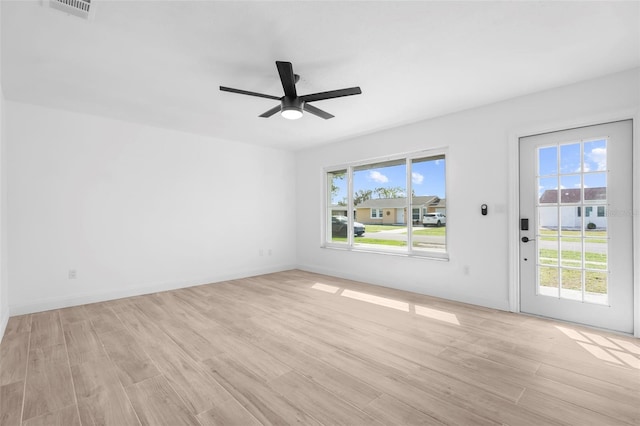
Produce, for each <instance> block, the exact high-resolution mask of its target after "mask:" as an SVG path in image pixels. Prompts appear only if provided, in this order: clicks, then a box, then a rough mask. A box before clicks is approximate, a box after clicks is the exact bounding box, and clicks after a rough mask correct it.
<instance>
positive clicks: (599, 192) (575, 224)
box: [540, 187, 607, 229]
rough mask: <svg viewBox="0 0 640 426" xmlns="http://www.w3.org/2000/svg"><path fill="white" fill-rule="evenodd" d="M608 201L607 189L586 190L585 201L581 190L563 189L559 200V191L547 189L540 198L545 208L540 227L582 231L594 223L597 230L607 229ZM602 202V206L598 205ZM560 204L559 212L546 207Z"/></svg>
mask: <svg viewBox="0 0 640 426" xmlns="http://www.w3.org/2000/svg"><path fill="white" fill-rule="evenodd" d="M606 199H607V188H606V187H596V188H584V200H582V199H581V192H580V188H570V189H561V190H560V199H559V200H558V190H557V189H547V190H546V191H544V192H543V193H542V196H540V205H541V206H543V207H541V208H540V227H542V228H550V229H557V228H558V227H560V228H562V229H580V228H582V227H584V228H587V226H588V225H589V224H590V223H592V224H593V225H592V226H595V229H606V228H607V206H606V205H605V204H604V203H605V201H606ZM600 202H601V203H602V204H598V203H600ZM558 203H561V205H560V211H559V212H558V210H557V209H555V208H546V207H544V206H545V205H547V206H549V207H553V206H557V205H558ZM567 204H571V205H567ZM583 216H584V217H583ZM583 219H584V225H583ZM558 222H560V223H558Z"/></svg>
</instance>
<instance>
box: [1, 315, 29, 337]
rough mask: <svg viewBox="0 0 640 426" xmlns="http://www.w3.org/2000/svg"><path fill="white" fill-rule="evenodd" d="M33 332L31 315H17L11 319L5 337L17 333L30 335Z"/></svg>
mask: <svg viewBox="0 0 640 426" xmlns="http://www.w3.org/2000/svg"><path fill="white" fill-rule="evenodd" d="M30 331H31V315H17V316H13V317H9V321H8V322H7V327H6V328H5V330H4V335H5V336H9V335H11V334H16V333H28V332H30Z"/></svg>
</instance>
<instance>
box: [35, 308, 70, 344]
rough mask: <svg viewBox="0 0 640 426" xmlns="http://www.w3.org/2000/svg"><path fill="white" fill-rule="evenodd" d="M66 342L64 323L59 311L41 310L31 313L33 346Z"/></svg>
mask: <svg viewBox="0 0 640 426" xmlns="http://www.w3.org/2000/svg"><path fill="white" fill-rule="evenodd" d="M60 343H64V336H63V335H62V324H60V315H59V314H58V311H47V312H40V313H38V314H32V315H31V343H30V345H31V347H32V348H43V347H46V346H53V345H59V344H60Z"/></svg>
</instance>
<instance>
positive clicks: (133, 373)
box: [99, 330, 160, 386]
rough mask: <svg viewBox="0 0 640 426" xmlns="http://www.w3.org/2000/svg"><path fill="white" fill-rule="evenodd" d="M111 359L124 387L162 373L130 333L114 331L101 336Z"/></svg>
mask: <svg viewBox="0 0 640 426" xmlns="http://www.w3.org/2000/svg"><path fill="white" fill-rule="evenodd" d="M99 339H100V341H102V344H103V346H104V349H105V350H106V351H107V354H109V358H110V359H111V361H112V362H113V364H114V365H115V366H116V368H117V369H118V376H119V377H120V382H122V385H123V386H129V385H132V384H134V383H138V382H141V381H143V380H146V379H148V378H150V377H153V376H157V375H159V374H160V371H158V369H157V368H156V366H155V365H154V363H153V361H152V360H151V358H149V356H148V355H147V353H146V352H145V351H144V349H143V348H142V346H141V345H140V344H139V343H138V342H137V341H136V339H134V338H133V336H131V334H129V332H128V331H123V330H121V331H113V332H111V333H103V334H101V335H100V336H99Z"/></svg>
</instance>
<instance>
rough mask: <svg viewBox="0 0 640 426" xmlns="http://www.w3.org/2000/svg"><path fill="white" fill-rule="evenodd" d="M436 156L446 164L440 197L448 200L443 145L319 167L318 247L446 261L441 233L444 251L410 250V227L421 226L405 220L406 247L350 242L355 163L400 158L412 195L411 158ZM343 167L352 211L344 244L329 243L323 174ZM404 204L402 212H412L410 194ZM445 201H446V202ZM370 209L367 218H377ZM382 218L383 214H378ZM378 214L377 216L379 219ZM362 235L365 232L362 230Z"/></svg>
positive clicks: (371, 162) (449, 159)
mask: <svg viewBox="0 0 640 426" xmlns="http://www.w3.org/2000/svg"><path fill="white" fill-rule="evenodd" d="M439 156H444V158H445V162H446V166H445V194H444V197H443V198H445V199H447V200H449V195H448V182H450V179H449V175H450V172H449V170H450V167H449V164H450V161H451V158H450V155H449V152H448V149H447V148H438V149H431V150H425V151H419V152H413V153H405V154H398V155H393V156H388V157H382V158H371V159H368V160H362V161H357V162H352V163H347V164H340V165H334V166H328V167H325V168H323V170H322V181H323V183H324V184H323V193H322V199H323V202H322V211H323V213H322V221H323V226H322V227H321V229H322V232H321V233H322V241H321V247H322V248H329V249H341V250H348V251H355V252H372V253H380V254H388V255H394V256H398V255H401V256H409V257H420V258H425V259H434V260H445V261H448V260H449V252H450V249H449V238H448V237H447V236H445V251H444V252H441V251H428V250H415V249H413V236H412V232H411V230H412V229H413V227H414V226H415V227H416V228H418V227H419V228H422V224H420V225H413V220H409V221H407V230H408V232H407V247H406V250H397V249H396V248H393V249H392V248H388V247H385V246H380V247H376V248H371V247H367V248H361V247H359V246H357V245H354V242H355V238H354V235H353V222H354V221H355V217H354V216H355V212H354V204H353V172H354V169H356V168H357V167H358V166H364V165H369V164H373V163H384V162H391V161H394V160H395V161H397V160H399V159H404V160H405V161H406V174H407V176H406V178H407V179H406V186H405V188H406V192H407V194H412V185H413V182H412V179H411V171H412V161H413V160H416V159H422V158H429V157H439ZM343 170H346V171H347V173H346V179H347V194H348V197H347V198H348V203H347V208H348V211H349V212H354V213H353V214H349V215H347V218H348V219H349V229H348V231H347V241H346V243H344V242H332V241H331V240H330V238H328V230H327V226H328V225H327V224H328V220H330V219H331V218H330V217H328V216H327V211H328V210H327V203H328V190H329V188H328V179H327V174H328V173H335V172H339V171H343ZM406 199H407V203H406V205H405V207H406V211H407V212H412V211H413V210H412V209H413V206H412V205H411V201H412V197H411V196H407V197H406ZM448 204H449V202H447V205H448ZM373 210H374V209H370V213H369V215H370V218H371V219H379V218H378V217H373V216H371V212H372V211H373ZM375 210H378V211H382V210H383V209H375ZM381 217H383V216H381ZM381 217H380V218H381ZM447 226H450V221H449V219H447ZM365 235H366V233H365Z"/></svg>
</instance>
